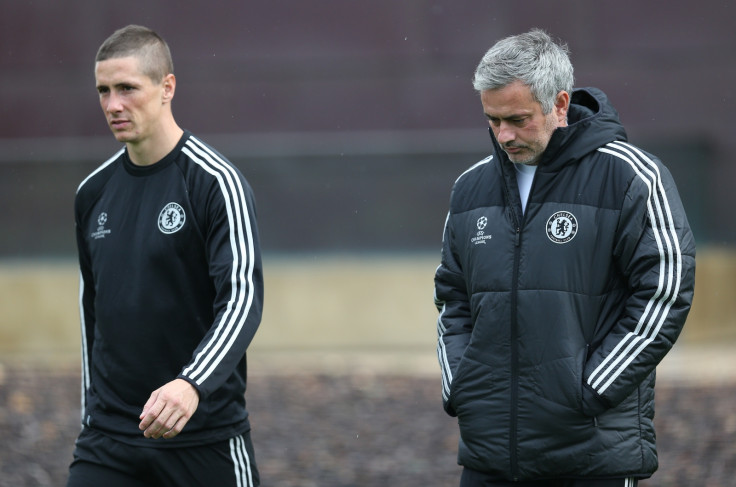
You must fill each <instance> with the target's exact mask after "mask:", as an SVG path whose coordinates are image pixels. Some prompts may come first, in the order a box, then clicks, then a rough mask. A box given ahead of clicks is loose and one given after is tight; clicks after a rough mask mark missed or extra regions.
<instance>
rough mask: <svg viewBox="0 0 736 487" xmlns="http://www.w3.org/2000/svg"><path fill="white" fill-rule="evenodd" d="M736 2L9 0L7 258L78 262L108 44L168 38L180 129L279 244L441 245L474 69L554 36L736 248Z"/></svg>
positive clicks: (704, 229)
mask: <svg viewBox="0 0 736 487" xmlns="http://www.w3.org/2000/svg"><path fill="white" fill-rule="evenodd" d="M734 18H736V5H735V4H734V3H733V2H730V1H723V0H718V1H717V0H703V1H698V2H695V1H685V0H677V1H670V2H666V3H662V2H640V1H638V0H623V1H616V2H612V1H606V2H578V1H571V0H568V1H558V2H548V1H544V0H537V1H525V2H510V1H494V0H467V1H462V2H457V1H450V0H446V1H420V0H407V1H395V0H375V1H370V2H368V1H352V0H316V1H308V2H306V1H300V0H274V1H268V2H251V1H238V2H234V1H224V2H196V1H177V2H174V1H159V2H149V1H127V2H99V1H91V0H72V1H65V2H58V1H53V0H35V1H31V0H28V1H20V0H19V1H10V0H3V1H2V3H0V46H1V47H0V49H1V50H0V85H1V86H2V90H0V107H2V117H0V208H2V211H0V229H1V230H0V231H1V232H2V237H1V238H0V258H3V257H36V256H62V257H65V256H73V255H74V239H73V223H72V205H73V198H74V192H75V190H76V187H77V185H78V184H79V182H80V181H81V180H82V179H83V178H84V177H85V176H86V175H87V174H88V173H89V172H90V171H91V170H93V169H94V168H95V167H97V166H98V165H99V164H100V163H102V162H103V161H104V160H105V159H107V157H109V156H110V155H111V154H112V153H113V152H114V151H115V149H116V148H117V143H116V142H115V140H114V139H113V138H112V136H111V135H110V133H109V130H108V128H107V126H106V124H105V122H104V118H103V115H102V113H101V110H100V108H99V105H98V101H97V95H96V92H95V89H94V76H93V64H94V56H95V53H96V50H97V48H98V46H99V45H100V43H101V42H102V41H103V40H104V39H105V38H106V37H107V36H108V35H109V34H110V33H112V32H113V31H114V30H115V29H117V28H119V27H121V26H123V25H126V24H128V23H140V24H144V25H147V26H149V27H152V28H153V29H155V30H157V31H158V32H159V33H160V34H161V35H162V36H163V37H164V38H165V39H166V40H167V41H168V43H169V44H170V46H171V49H172V53H173V56H174V64H175V72H176V75H177V80H178V85H177V94H176V98H175V100H174V105H173V106H174V114H175V116H176V118H177V120H178V122H179V124H180V125H181V126H182V127H184V128H187V129H190V130H192V131H193V132H195V133H196V134H197V135H199V136H200V137H201V138H203V139H205V140H207V141H208V142H210V143H212V144H213V145H214V146H215V147H216V148H218V149H219V150H220V151H221V152H222V153H224V154H225V155H226V156H228V157H229V158H230V159H231V160H232V161H233V162H235V163H236V164H237V165H238V166H239V167H240V168H241V170H242V171H243V173H244V174H245V175H246V178H247V179H248V180H249V181H250V183H251V185H252V186H253V188H254V190H255V192H256V197H257V200H258V216H259V225H260V228H261V233H262V246H263V248H264V251H265V252H298V251H340V252H363V251H382V250H388V251H411V250H421V251H426V250H431V251H435V250H437V251H438V249H439V241H440V238H441V229H442V224H443V222H444V217H445V213H446V211H447V202H448V198H449V191H450V188H451V184H452V182H453V181H454V179H455V177H456V176H457V175H459V174H460V173H461V172H462V171H463V170H464V169H465V168H467V167H469V166H470V165H472V164H473V163H475V162H476V161H478V160H480V159H481V158H483V157H485V155H486V154H487V151H488V149H489V144H490V142H489V140H488V135H487V131H486V130H487V129H486V125H485V120H484V117H483V115H482V112H481V106H480V102H479V100H478V96H477V94H476V93H475V92H474V91H473V89H472V86H471V77H472V72H473V70H474V68H475V66H476V65H477V63H478V61H479V60H480V58H481V56H482V55H483V53H484V52H485V51H486V50H487V49H488V48H489V47H490V46H491V45H492V44H493V43H494V42H495V41H496V40H498V39H499V38H501V37H504V36H507V35H511V34H516V33H519V32H522V31H526V30H528V29H529V28H531V27H541V28H544V29H546V30H548V31H549V32H550V33H551V34H552V35H553V36H554V37H558V38H562V39H563V40H564V41H566V42H567V43H568V44H569V46H570V49H571V51H572V60H573V63H574V65H575V68H576V85H577V86H590V85H593V86H597V87H599V88H601V89H603V90H604V91H605V92H606V93H607V94H608V95H609V97H610V99H611V100H612V102H613V103H614V105H615V106H616V107H617V109H618V111H619V113H620V115H621V119H622V121H623V122H624V124H625V126H626V127H627V130H628V132H629V136H630V140H631V141H632V142H634V143H635V144H637V145H639V146H641V147H643V148H645V149H647V150H649V151H650V152H654V153H655V154H657V155H659V156H660V157H661V158H662V159H663V160H664V162H665V163H666V164H667V165H668V166H669V167H670V169H671V170H672V172H673V174H674V176H675V179H676V181H677V183H678V186H679V188H680V192H681V194H682V198H683V200H684V203H685V206H686V209H687V211H688V216H689V218H690V220H691V224H692V226H693V228H694V231H695V234H696V238H697V239H698V241H699V243H701V244H702V243H708V244H714V245H729V246H730V245H732V244H734V243H736V223H735V222H734V218H733V217H732V208H733V207H734V206H735V205H736V196H735V195H736V192H734V191H733V190H732V185H733V182H734V181H736V169H734V166H733V164H732V154H733V153H734V152H735V151H736V137H734V133H735V132H736V123H734V116H733V112H734V107H735V106H736V103H735V102H734V86H735V85H736V34H734Z"/></svg>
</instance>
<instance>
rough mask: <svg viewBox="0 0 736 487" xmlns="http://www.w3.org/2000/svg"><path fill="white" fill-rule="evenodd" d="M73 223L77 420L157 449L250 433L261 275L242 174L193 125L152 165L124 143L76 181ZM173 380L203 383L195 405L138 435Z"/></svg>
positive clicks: (251, 205) (250, 200)
mask: <svg viewBox="0 0 736 487" xmlns="http://www.w3.org/2000/svg"><path fill="white" fill-rule="evenodd" d="M75 223H76V233H77V244H78V250H79V263H80V272H81V279H80V312H81V321H82V376H83V394H82V422H83V424H84V426H85V427H92V428H95V429H98V430H100V431H102V432H104V433H106V434H109V435H112V436H114V437H116V438H118V439H120V440H121V441H126V442H128V443H134V444H138V443H139V442H144V443H145V444H146V445H147V446H161V447H166V446H183V445H197V444H205V443H210V442H214V441H221V440H224V439H226V438H231V437H233V436H235V435H238V434H241V433H243V432H245V431H247V430H248V429H249V424H248V413H247V411H246V408H245V397H244V393H245V385H246V358H245V351H246V348H247V347H248V345H249V344H250V342H251V340H252V338H253V336H254V334H255V332H256V329H257V328H258V325H259V323H260V319H261V311H262V306H263V274H262V267H261V257H260V249H259V244H258V231H257V227H256V215H255V207H254V199H253V194H252V191H251V189H250V187H249V186H248V183H247V182H246V181H245V179H244V178H243V176H242V174H241V173H240V172H239V171H238V170H237V168H235V167H234V166H233V165H232V164H231V163H230V162H229V161H228V160H227V159H225V158H224V157H223V156H222V155H220V154H219V153H217V152H216V151H215V150H213V149H212V148H211V147H209V146H208V145H206V144H205V143H203V142H202V141H200V140H199V139H197V138H196V137H194V136H193V135H192V134H191V133H189V132H185V133H184V135H183V136H182V138H181V140H180V141H179V143H178V144H177V146H176V147H175V148H174V150H172V151H171V153H169V154H168V155H167V156H166V157H164V158H163V159H162V160H160V161H159V162H157V163H156V164H153V165H151V166H146V167H141V166H135V165H134V164H132V163H131V161H130V159H129V157H128V153H127V151H126V150H125V149H122V150H120V151H119V152H118V153H117V154H115V155H114V156H113V157H112V158H110V159H109V160H108V161H106V162H105V163H104V164H102V165H101V166H100V167H99V168H97V169H96V170H95V171H94V172H93V173H92V174H90V175H89V176H88V177H87V178H86V179H85V180H84V181H83V182H82V184H80V186H79V189H78V190H77V196H76V201H75ZM177 377H178V378H181V379H184V380H186V381H188V382H189V383H191V384H192V385H193V386H194V387H195V388H196V389H197V391H198V392H199V395H200V404H199V407H198V409H197V411H196V413H195V414H194V416H193V417H192V418H191V419H190V421H189V423H188V424H187V425H186V427H185V428H184V430H183V431H182V433H181V434H179V435H178V436H177V437H175V438H173V439H171V440H166V441H160V440H158V441H157V440H148V439H145V438H144V437H143V434H142V432H141V431H140V430H139V429H138V424H139V422H140V420H139V415H140V413H141V411H142V409H143V405H144V404H145V403H146V401H147V400H148V397H149V396H150V394H151V392H153V391H154V390H156V389H158V388H159V387H161V386H162V385H164V384H166V383H167V382H170V381H171V380H173V379H175V378H177Z"/></svg>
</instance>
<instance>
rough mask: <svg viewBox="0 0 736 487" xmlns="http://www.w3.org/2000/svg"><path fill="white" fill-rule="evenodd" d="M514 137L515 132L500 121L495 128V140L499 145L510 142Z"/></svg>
mask: <svg viewBox="0 0 736 487" xmlns="http://www.w3.org/2000/svg"><path fill="white" fill-rule="evenodd" d="M515 138H516V133H515V132H514V130H513V129H512V127H510V126H509V125H508V124H507V123H505V122H501V123H500V124H499V126H498V127H497V128H496V140H498V143H499V144H501V145H504V144H506V143H508V142H512V141H513V140H514V139H515Z"/></svg>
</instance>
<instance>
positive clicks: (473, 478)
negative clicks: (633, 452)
mask: <svg viewBox="0 0 736 487" xmlns="http://www.w3.org/2000/svg"><path fill="white" fill-rule="evenodd" d="M637 484H638V480H637V479H635V478H621V479H560V480H540V481H536V482H499V481H497V480H493V479H492V478H491V477H490V476H489V475H487V474H485V473H483V472H478V471H476V470H471V469H469V468H463V473H462V476H461V477H460V487H636V485H637Z"/></svg>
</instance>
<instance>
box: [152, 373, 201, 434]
mask: <svg viewBox="0 0 736 487" xmlns="http://www.w3.org/2000/svg"><path fill="white" fill-rule="evenodd" d="M197 406H199V393H198V392H197V390H196V389H195V388H194V386H192V385H191V384H190V383H189V382H187V381H185V380H183V379H174V380H173V381H171V382H169V383H168V384H165V385H163V386H162V387H159V388H158V389H156V390H155V391H153V392H152V393H151V397H149V398H148V401H147V402H146V405H145V406H143V412H142V413H141V415H140V417H139V418H140V419H141V423H140V424H139V425H138V428H139V429H140V430H142V431H143V436H145V437H146V438H154V439H158V438H164V439H169V438H173V437H175V436H176V435H178V434H179V433H181V430H183V429H184V426H185V425H186V424H187V422H188V421H189V419H190V418H191V417H192V415H193V414H194V412H195V411H196V410H197Z"/></svg>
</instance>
